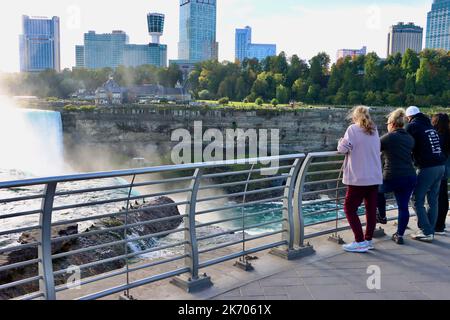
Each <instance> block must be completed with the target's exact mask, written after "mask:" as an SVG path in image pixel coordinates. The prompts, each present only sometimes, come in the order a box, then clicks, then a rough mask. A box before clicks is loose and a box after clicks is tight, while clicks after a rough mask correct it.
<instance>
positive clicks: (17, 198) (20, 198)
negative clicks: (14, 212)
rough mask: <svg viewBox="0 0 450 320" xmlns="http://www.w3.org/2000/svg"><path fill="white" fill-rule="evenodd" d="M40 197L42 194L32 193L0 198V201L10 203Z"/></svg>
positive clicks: (42, 196)
mask: <svg viewBox="0 0 450 320" xmlns="http://www.w3.org/2000/svg"><path fill="white" fill-rule="evenodd" d="M42 198H44V195H43V194H38V195H32V196H23V197H16V198H8V199H2V200H0V203H1V204H7V203H11V202H19V201H28V200H35V199H42Z"/></svg>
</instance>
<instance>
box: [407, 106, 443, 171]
mask: <svg viewBox="0 0 450 320" xmlns="http://www.w3.org/2000/svg"><path fill="white" fill-rule="evenodd" d="M406 131H408V133H409V134H410V135H412V136H413V138H414V140H415V141H416V145H415V147H414V150H413V157H414V162H415V164H416V166H417V167H418V168H420V169H424V168H431V167H437V166H443V165H444V164H445V162H446V156H445V154H444V152H443V150H442V147H441V143H440V139H439V134H438V133H437V131H436V130H435V129H434V128H433V126H432V125H431V121H430V119H429V118H428V117H427V116H425V115H424V114H423V113H419V114H417V115H416V116H414V117H413V120H412V121H411V123H410V124H409V125H408V127H407V128H406Z"/></svg>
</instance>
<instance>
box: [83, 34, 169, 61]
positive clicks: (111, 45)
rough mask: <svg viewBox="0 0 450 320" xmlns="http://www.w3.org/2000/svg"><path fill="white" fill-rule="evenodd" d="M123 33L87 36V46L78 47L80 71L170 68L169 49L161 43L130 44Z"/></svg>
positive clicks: (85, 41)
mask: <svg viewBox="0 0 450 320" xmlns="http://www.w3.org/2000/svg"><path fill="white" fill-rule="evenodd" d="M128 42H129V37H128V35H127V34H126V33H125V32H123V31H113V32H112V33H107V34H97V33H95V32H94V31H89V32H88V33H86V34H85V35H84V46H76V47H75V51H76V52H75V53H76V63H77V64H76V67H77V68H87V69H100V68H113V69H115V68H117V67H118V66H120V65H123V66H127V67H131V66H132V67H136V66H140V65H145V64H149V65H154V66H157V67H166V66H167V46H166V45H161V44H157V43H150V44H129V43H128Z"/></svg>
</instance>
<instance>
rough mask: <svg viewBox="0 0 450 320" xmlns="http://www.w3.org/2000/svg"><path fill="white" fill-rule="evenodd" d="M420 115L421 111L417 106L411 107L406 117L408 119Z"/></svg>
mask: <svg viewBox="0 0 450 320" xmlns="http://www.w3.org/2000/svg"><path fill="white" fill-rule="evenodd" d="M419 113H420V109H419V108H417V107H416V106H412V107H409V108H408V109H406V116H407V117H414V116H415V115H417V114H419Z"/></svg>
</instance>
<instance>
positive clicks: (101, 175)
mask: <svg viewBox="0 0 450 320" xmlns="http://www.w3.org/2000/svg"><path fill="white" fill-rule="evenodd" d="M304 157H305V154H293V155H284V156H272V157H261V158H254V159H237V160H225V161H217V162H205V163H193V164H182V165H170V166H159V167H152V168H141V169H129V170H117V171H110V172H95V173H85V174H75V175H66V176H55V177H47V178H37V179H27V180H18V181H6V182H0V189H4V188H14V187H25V186H31V185H44V184H49V183H54V182H57V183H62V182H74V181H82V180H92V179H106V178H118V177H126V176H134V175H137V176H138V175H143V174H149V173H161V172H171V171H187V170H196V169H202V168H203V169H205V168H216V167H224V166H231V165H239V164H243V165H245V164H252V163H258V162H261V163H262V162H270V161H274V160H275V161H284V160H294V159H299V158H304Z"/></svg>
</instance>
